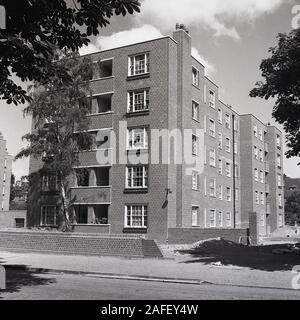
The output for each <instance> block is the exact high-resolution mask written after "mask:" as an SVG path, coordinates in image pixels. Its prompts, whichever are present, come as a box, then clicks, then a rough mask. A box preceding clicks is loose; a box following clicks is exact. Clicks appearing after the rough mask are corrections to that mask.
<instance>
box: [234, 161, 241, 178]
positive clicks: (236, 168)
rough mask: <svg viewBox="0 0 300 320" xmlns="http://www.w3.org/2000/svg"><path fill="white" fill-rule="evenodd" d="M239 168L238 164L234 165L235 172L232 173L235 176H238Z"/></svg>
mask: <svg viewBox="0 0 300 320" xmlns="http://www.w3.org/2000/svg"><path fill="white" fill-rule="evenodd" d="M239 169H240V168H239V165H238V164H235V165H234V170H235V172H234V175H235V176H236V177H239V175H240V170H239Z"/></svg>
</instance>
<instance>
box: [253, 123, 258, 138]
mask: <svg viewBox="0 0 300 320" xmlns="http://www.w3.org/2000/svg"><path fill="white" fill-rule="evenodd" d="M253 134H254V136H255V137H257V125H254V126H253Z"/></svg>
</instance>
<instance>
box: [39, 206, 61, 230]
mask: <svg viewBox="0 0 300 320" xmlns="http://www.w3.org/2000/svg"><path fill="white" fill-rule="evenodd" d="M50 207H51V208H54V217H53V224H48V223H45V224H44V223H43V221H44V220H46V217H47V212H45V214H46V217H45V219H43V215H44V212H43V208H46V210H47V208H50ZM58 211H59V207H58V206H57V205H46V204H45V205H42V206H41V217H40V226H57V223H56V218H57V216H58ZM46 222H47V221H46Z"/></svg>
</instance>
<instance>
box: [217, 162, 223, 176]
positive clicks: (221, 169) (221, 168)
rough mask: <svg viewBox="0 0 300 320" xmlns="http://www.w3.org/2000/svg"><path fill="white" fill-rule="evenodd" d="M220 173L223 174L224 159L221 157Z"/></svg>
mask: <svg viewBox="0 0 300 320" xmlns="http://www.w3.org/2000/svg"><path fill="white" fill-rule="evenodd" d="M218 168H219V174H223V160H222V159H219V166H218Z"/></svg>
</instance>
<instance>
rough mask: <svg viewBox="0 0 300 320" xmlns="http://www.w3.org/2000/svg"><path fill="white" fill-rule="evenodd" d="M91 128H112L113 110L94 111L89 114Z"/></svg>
mask: <svg viewBox="0 0 300 320" xmlns="http://www.w3.org/2000/svg"><path fill="white" fill-rule="evenodd" d="M88 118H89V121H90V123H89V129H90V130H94V129H95V130H96V129H102V128H112V126H113V112H112V111H107V112H104V113H93V114H89V115H88Z"/></svg>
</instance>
